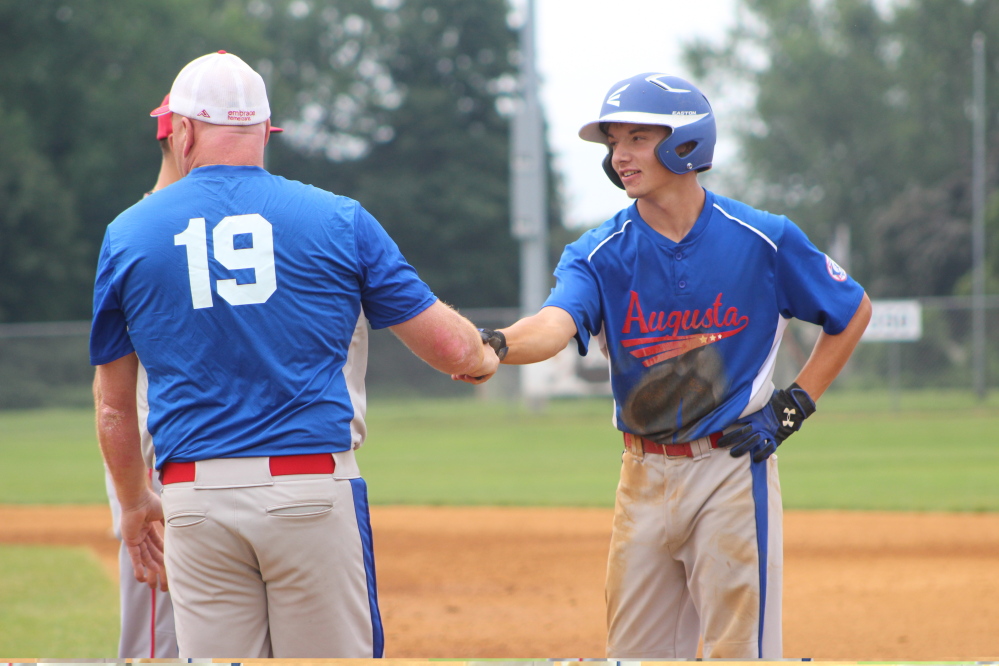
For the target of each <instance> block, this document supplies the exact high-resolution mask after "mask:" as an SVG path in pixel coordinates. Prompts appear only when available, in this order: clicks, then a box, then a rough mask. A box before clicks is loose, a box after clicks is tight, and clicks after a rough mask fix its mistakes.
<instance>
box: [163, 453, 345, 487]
mask: <svg viewBox="0 0 999 666" xmlns="http://www.w3.org/2000/svg"><path fill="white" fill-rule="evenodd" d="M197 464H198V463H196V462H168V463H163V467H162V469H160V483H162V484H163V485H164V486H165V485H167V484H168V483H189V482H191V481H194V476H195V465H197ZM268 464H269V466H270V470H271V476H287V475H289V474H332V473H333V470H335V469H336V463H335V462H334V461H333V455H332V454H329V453H307V454H304V455H298V456H271V458H270V459H269V461H268Z"/></svg>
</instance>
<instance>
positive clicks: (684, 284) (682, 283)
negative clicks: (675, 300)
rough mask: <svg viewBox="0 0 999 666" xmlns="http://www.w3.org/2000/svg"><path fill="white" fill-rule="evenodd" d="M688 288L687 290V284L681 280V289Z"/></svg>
mask: <svg viewBox="0 0 999 666" xmlns="http://www.w3.org/2000/svg"><path fill="white" fill-rule="evenodd" d="M686 288H687V282H686V281H685V280H680V289H686Z"/></svg>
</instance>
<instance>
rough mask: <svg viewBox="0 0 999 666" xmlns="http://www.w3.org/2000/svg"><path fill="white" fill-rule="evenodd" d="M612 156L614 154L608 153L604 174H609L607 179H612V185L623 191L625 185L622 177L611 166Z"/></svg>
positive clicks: (605, 159) (604, 164)
mask: <svg viewBox="0 0 999 666" xmlns="http://www.w3.org/2000/svg"><path fill="white" fill-rule="evenodd" d="M612 155H613V153H611V152H610V151H608V152H607V157H605V158H604V163H603V167H604V173H605V174H607V177H608V178H610V179H611V182H612V183H614V184H615V185H617V186H618V187H620V188H621V189H622V190H623V189H624V183H622V182H621V177H620V176H618V175H617V171H615V170H614V165H613V164H611V157H612Z"/></svg>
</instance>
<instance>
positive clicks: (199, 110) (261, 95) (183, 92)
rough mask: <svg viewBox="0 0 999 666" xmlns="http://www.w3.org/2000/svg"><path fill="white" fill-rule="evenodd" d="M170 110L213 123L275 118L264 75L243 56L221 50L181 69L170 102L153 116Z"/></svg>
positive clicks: (234, 123) (240, 122)
mask: <svg viewBox="0 0 999 666" xmlns="http://www.w3.org/2000/svg"><path fill="white" fill-rule="evenodd" d="M168 113H176V114H179V115H181V116H184V117H186V118H193V119H194V120H200V121H202V122H206V123H209V124H211V125H257V124H259V123H262V122H264V121H265V120H267V119H268V118H270V117H271V107H270V104H268V102H267V89H266V87H265V86H264V80H263V78H261V76H260V75H259V74H257V73H256V72H255V71H253V68H252V67H250V66H249V65H247V64H246V63H245V62H243V61H242V60H240V59H239V57H237V56H235V55H233V54H231V53H226V52H225V51H219V52H218V53H209V54H208V55H203V56H201V57H200V58H197V59H196V60H192V61H191V62H189V63H188V64H187V65H186V66H185V67H184V69H182V70H180V74H178V75H177V78H176V79H174V81H173V86H172V87H171V88H170V101H169V103H168V104H166V105H164V106H161V107H158V108H156V109H153V111H152V112H151V113H150V114H149V115H150V116H163V115H166V114H168Z"/></svg>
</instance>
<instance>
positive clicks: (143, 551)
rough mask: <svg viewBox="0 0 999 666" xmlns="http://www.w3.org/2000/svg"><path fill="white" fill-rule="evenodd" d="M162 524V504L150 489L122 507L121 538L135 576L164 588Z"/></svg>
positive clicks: (164, 570) (153, 585) (165, 587)
mask: <svg viewBox="0 0 999 666" xmlns="http://www.w3.org/2000/svg"><path fill="white" fill-rule="evenodd" d="M162 525H163V506H162V505H161V504H160V498H159V497H158V496H157V495H156V493H154V492H153V491H152V490H151V489H147V491H146V493H145V494H144V495H143V497H142V499H141V500H140V502H139V503H138V504H136V505H134V506H131V507H127V508H126V507H125V506H122V508H121V540H122V543H124V544H125V546H126V547H127V548H128V556H129V557H130V558H131V560H132V572H133V574H134V575H135V580H137V581H139V582H140V583H146V584H147V585H149V586H150V587H160V589H162V590H164V591H165V590H166V589H167V581H166V568H165V566H164V564H163V534H162Z"/></svg>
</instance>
